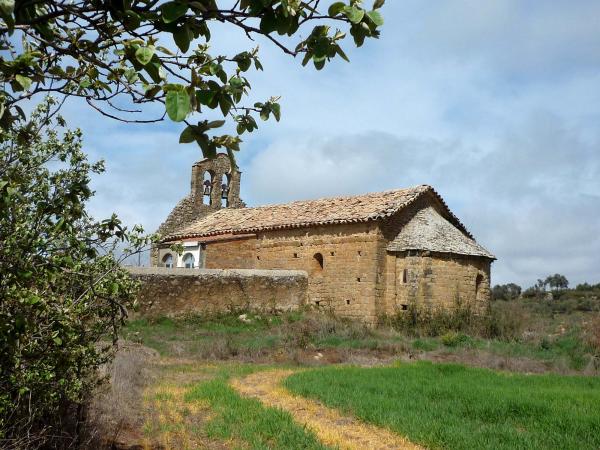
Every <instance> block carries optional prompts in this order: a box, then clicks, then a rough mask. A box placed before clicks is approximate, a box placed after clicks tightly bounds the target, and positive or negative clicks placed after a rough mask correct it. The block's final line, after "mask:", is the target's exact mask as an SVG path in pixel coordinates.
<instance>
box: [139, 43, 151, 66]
mask: <svg viewBox="0 0 600 450" xmlns="http://www.w3.org/2000/svg"><path fill="white" fill-rule="evenodd" d="M153 56H154V46H153V45H148V46H147V47H139V48H138V49H137V50H136V51H135V57H136V59H137V60H138V62H139V63H140V64H141V65H143V66H145V65H146V64H148V63H149V62H150V61H151V60H152V57H153Z"/></svg>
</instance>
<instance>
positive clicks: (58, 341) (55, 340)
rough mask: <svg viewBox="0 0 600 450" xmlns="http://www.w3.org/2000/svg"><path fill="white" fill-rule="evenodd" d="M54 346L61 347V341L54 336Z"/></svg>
mask: <svg viewBox="0 0 600 450" xmlns="http://www.w3.org/2000/svg"><path fill="white" fill-rule="evenodd" d="M52 340H53V341H54V343H55V344H56V345H62V339H61V338H59V337H58V336H56V337H55V338H53V339H52Z"/></svg>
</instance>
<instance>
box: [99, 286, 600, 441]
mask: <svg viewBox="0 0 600 450" xmlns="http://www.w3.org/2000/svg"><path fill="white" fill-rule="evenodd" d="M584 301H585V302H584ZM590 301H592V302H595V301H596V300H595V299H593V298H587V297H586V298H583V299H581V298H574V299H570V298H565V297H564V296H563V297H562V298H561V299H560V303H551V302H547V301H545V300H542V301H540V300H535V301H534V300H526V301H518V302H517V301H515V302H504V301H502V302H495V304H494V308H496V310H495V314H497V315H496V316H494V317H497V318H499V319H498V322H497V323H496V324H494V325H497V327H496V328H497V330H499V331H500V332H499V333H497V334H496V335H493V336H492V335H488V334H486V333H487V331H485V330H488V331H489V329H490V328H486V327H484V328H483V330H484V331H485V333H479V332H477V331H476V330H475V331H474V329H473V328H468V327H466V328H465V327H463V326H462V324H461V322H460V320H456V318H450V319H452V320H450V322H448V317H446V318H443V320H440V321H439V322H438V323H432V324H425V325H426V326H424V327H415V328H413V329H410V328H408V329H407V328H406V327H405V325H406V323H405V324H404V325H403V326H402V327H398V326H395V324H394V322H393V321H388V322H384V323H382V324H381V325H380V326H378V327H376V328H368V327H366V326H364V325H362V324H360V323H357V322H351V321H348V320H343V319H339V318H335V317H333V316H332V315H330V314H327V313H326V312H323V311H314V310H310V309H308V310H304V311H297V312H290V313H282V314H271V315H263V314H261V315H257V314H251V313H243V314H242V312H237V313H230V314H222V315H217V316H200V315H193V316H187V317H180V318H177V319H174V318H167V317H159V318H155V319H143V318H140V319H135V320H131V321H129V322H128V324H127V325H126V326H125V328H124V329H123V330H122V344H121V348H120V350H119V352H118V353H117V358H116V360H115V362H114V363H113V364H112V366H111V367H110V368H107V370H108V371H110V372H109V374H110V375H111V378H112V382H111V383H110V385H107V386H105V390H104V391H103V392H101V393H99V394H98V395H97V396H96V398H95V400H94V402H93V404H92V407H91V408H90V413H89V417H90V418H91V421H90V429H91V432H92V434H94V435H95V436H96V437H102V439H101V441H102V442H100V443H99V444H98V445H94V446H92V447H94V448H101V445H100V444H102V443H103V444H108V447H107V448H112V447H110V446H112V445H114V444H119V445H117V447H118V448H128V447H127V446H128V445H129V446H131V445H140V444H143V445H145V446H146V447H147V448H155V447H156V446H162V447H161V448H166V449H187V448H189V449H193V448H209V449H229V448H240V449H242V448H248V449H287V448H308V449H312V448H325V447H324V444H323V442H320V441H319V440H318V438H317V437H316V435H315V434H313V432H312V431H310V429H308V428H306V427H305V426H303V425H302V424H301V423H298V422H296V421H295V420H294V419H293V417H296V416H293V417H292V415H290V414H288V413H287V412H285V411H282V410H279V409H273V408H270V407H267V406H265V405H264V404H262V403H260V402H259V401H257V400H255V399H252V398H247V397H245V396H243V395H242V394H243V392H244V391H240V390H239V389H238V388H239V384H236V383H243V380H245V379H246V378H245V377H246V376H247V375H249V374H252V373H256V372H259V371H263V370H270V369H286V370H292V369H293V370H300V373H298V374H296V375H293V376H292V378H291V379H289V380H288V381H287V383H286V386H287V387H288V388H289V389H291V390H293V391H294V392H296V393H299V394H301V395H303V396H307V398H315V399H320V400H321V401H322V402H324V404H326V405H329V406H331V407H335V408H339V409H340V410H341V411H342V413H345V414H348V415H349V416H350V417H352V416H354V417H357V418H359V419H361V420H363V421H365V422H369V423H372V424H374V426H382V427H385V428H386V429H389V430H391V431H393V432H397V433H399V434H401V435H403V436H407V437H408V438H409V439H411V440H413V441H415V442H417V443H422V444H425V445H427V446H429V447H433V448H448V449H461V448H578V449H579V448H600V441H599V439H600V438H599V436H600V421H599V412H598V411H600V408H597V407H596V406H597V405H598V404H600V394H599V392H600V378H599V377H582V376H564V375H581V374H586V375H598V374H599V373H600V316H599V315H598V310H597V308H595V307H594V308H591V309H590V308H589V304H588V303H589V302H590ZM582 302H583V303H582ZM593 305H595V303H593ZM448 323H454V324H458V325H459V326H458V327H455V328H453V327H448V326H447V324H448ZM430 325H431V326H430ZM448 363H452V364H448ZM486 368H487V369H494V370H486ZM306 369H308V370H306ZM509 371H510V372H509ZM274 373H275V372H274ZM533 373H537V374H543V375H531V374H533ZM254 376H255V377H256V376H260V375H259V374H256V375H254ZM266 376H267V375H266V374H265V377H266ZM234 378H235V379H236V382H235V383H234V386H233V387H235V389H234V388H233V387H232V385H231V384H230V381H231V380H232V379H234ZM248 383H250V381H248ZM236 386H237V387H236ZM236 389H238V390H236ZM261 389H262V388H261ZM278 389H279V388H278ZM259 390H260V389H259ZM240 392H241V393H242V394H241V393H240ZM290 411H292V412H293V411H295V410H290ZM294 414H295V412H294ZM296 420H298V417H296ZM344 420H346V419H344ZM350 420H356V419H354V418H351V419H350ZM319 423H321V422H319ZM344 423H346V422H345V421H344ZM336 428H337V426H333V427H332V430H333V432H335V429H336ZM376 433H377V432H376ZM328 435H332V434H331V433H329V434H328ZM319 436H321V435H319ZM336 445H337V444H336ZM102 448H103V447H102Z"/></svg>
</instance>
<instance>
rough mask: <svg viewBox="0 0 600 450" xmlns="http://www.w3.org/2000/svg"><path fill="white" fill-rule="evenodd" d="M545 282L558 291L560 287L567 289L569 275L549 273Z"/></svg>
mask: <svg viewBox="0 0 600 450" xmlns="http://www.w3.org/2000/svg"><path fill="white" fill-rule="evenodd" d="M545 283H546V284H547V285H548V286H550V287H551V288H553V289H554V290H555V291H558V290H559V289H567V288H568V287H569V280H567V277H565V276H564V275H561V274H558V273H556V274H554V275H549V276H548V277H547V278H546V281H545Z"/></svg>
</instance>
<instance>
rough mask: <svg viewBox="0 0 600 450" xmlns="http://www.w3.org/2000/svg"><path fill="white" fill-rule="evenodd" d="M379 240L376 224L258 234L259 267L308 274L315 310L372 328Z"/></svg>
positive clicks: (310, 297)
mask: <svg viewBox="0 0 600 450" xmlns="http://www.w3.org/2000/svg"><path fill="white" fill-rule="evenodd" d="M379 240H380V237H379V236H378V233H377V226H376V225H375V224H372V223H371V224H364V223H362V224H348V225H335V226H333V225H329V226H320V227H312V228H305V229H292V230H280V231H270V232H268V233H262V234H259V239H258V242H257V254H256V267H258V268H274V269H275V268H277V269H297V270H305V271H307V272H308V274H309V278H308V298H309V302H310V303H311V304H312V305H318V306H320V307H324V308H328V309H331V310H333V311H334V312H335V313H336V314H337V315H339V316H342V317H349V318H354V319H360V320H363V321H366V322H369V323H374V322H375V320H376V317H377V312H376V304H375V302H374V298H375V295H376V287H377V282H378V277H377V257H378V245H379ZM315 255H321V258H322V263H323V267H321V264H320V261H319V260H318V259H317V258H319V256H317V257H315Z"/></svg>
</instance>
